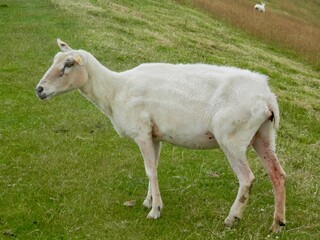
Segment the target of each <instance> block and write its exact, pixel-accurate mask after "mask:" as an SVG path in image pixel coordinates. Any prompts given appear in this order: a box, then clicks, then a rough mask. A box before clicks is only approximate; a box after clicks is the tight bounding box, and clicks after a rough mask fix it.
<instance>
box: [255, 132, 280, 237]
mask: <svg viewBox="0 0 320 240" xmlns="http://www.w3.org/2000/svg"><path fill="white" fill-rule="evenodd" d="M272 145H273V144H272V141H270V137H269V136H262V135H261V134H260V133H258V134H257V135H256V138H255V141H254V143H253V144H252V146H253V148H254V149H255V151H256V152H257V154H258V155H259V157H260V159H261V161H262V163H263V165H264V167H265V169H266V170H267V172H268V174H269V176H270V179H271V182H272V185H273V190H274V198H275V209H274V220H273V223H272V226H271V228H270V229H271V231H273V232H274V233H278V232H280V231H281V228H282V227H283V226H285V222H286V220H285V197H286V196H285V177H286V174H285V172H284V171H283V169H282V167H281V165H280V163H279V161H278V159H277V157H276V155H275V153H274V146H272Z"/></svg>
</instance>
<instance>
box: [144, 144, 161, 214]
mask: <svg viewBox="0 0 320 240" xmlns="http://www.w3.org/2000/svg"><path fill="white" fill-rule="evenodd" d="M153 146H154V151H155V157H156V168H158V163H159V156H160V151H161V142H159V141H153ZM143 206H145V207H146V208H151V207H152V186H151V182H150V181H149V185H148V193H147V196H146V199H145V200H144V201H143Z"/></svg>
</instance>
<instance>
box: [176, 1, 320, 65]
mask: <svg viewBox="0 0 320 240" xmlns="http://www.w3.org/2000/svg"><path fill="white" fill-rule="evenodd" d="M176 1H177V2H183V3H187V4H189V5H190V6H196V7H197V8H200V9H203V10H204V11H206V12H208V13H210V14H211V16H212V17H214V18H215V19H218V20H219V21H223V22H226V23H228V24H231V25H233V26H235V27H237V28H239V29H241V30H242V31H245V32H247V33H249V34H250V35H252V36H254V37H255V38H258V39H261V40H262V41H264V42H266V43H267V44H268V45H269V46H278V47H279V46H280V47H281V48H282V49H286V51H291V52H293V53H296V55H297V56H299V57H301V58H302V59H304V61H308V62H309V63H310V64H312V65H313V66H314V67H315V68H317V69H319V68H320V58H319V52H320V45H319V39H320V2H318V1H297V0H283V1H270V2H269V1H267V2H266V12H265V13H264V14H261V13H259V12H257V11H254V9H253V6H254V5H255V4H256V3H257V1H255V0H250V1H248V0H237V1H234V0H216V1H211V0H176ZM297 56H296V57H295V58H297Z"/></svg>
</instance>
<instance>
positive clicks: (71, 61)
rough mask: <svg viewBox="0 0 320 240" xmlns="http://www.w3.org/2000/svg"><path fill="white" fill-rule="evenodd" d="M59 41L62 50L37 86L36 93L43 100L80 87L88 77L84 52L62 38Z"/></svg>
mask: <svg viewBox="0 0 320 240" xmlns="http://www.w3.org/2000/svg"><path fill="white" fill-rule="evenodd" d="M57 42H58V46H59V47H60V49H61V51H62V52H59V53H58V54H57V55H56V56H55V57H54V60H53V64H52V66H51V67H50V68H49V69H48V71H47V72H46V73H45V75H44V76H43V78H42V79H41V80H40V82H39V84H38V85H37V87H36V94H37V96H38V97H39V98H40V99H42V100H45V99H50V98H51V97H53V96H55V95H59V94H62V93H65V92H69V91H71V90H73V89H77V88H80V87H81V86H83V85H84V84H85V82H86V81H87V79H88V74H87V71H86V69H85V64H84V56H83V54H82V53H81V52H80V51H76V50H72V48H70V47H69V46H68V44H66V43H64V42H62V41H61V40H60V39H57Z"/></svg>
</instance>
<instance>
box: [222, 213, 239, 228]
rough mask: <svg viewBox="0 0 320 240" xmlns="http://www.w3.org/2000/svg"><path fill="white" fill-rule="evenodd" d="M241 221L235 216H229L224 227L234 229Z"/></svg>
mask: <svg viewBox="0 0 320 240" xmlns="http://www.w3.org/2000/svg"><path fill="white" fill-rule="evenodd" d="M239 221H240V218H239V217H235V216H231V217H230V216H228V217H227V218H226V219H225V220H224V226H225V227H226V228H232V227H234V226H235V225H236V224H237V223H238V222H239Z"/></svg>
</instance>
